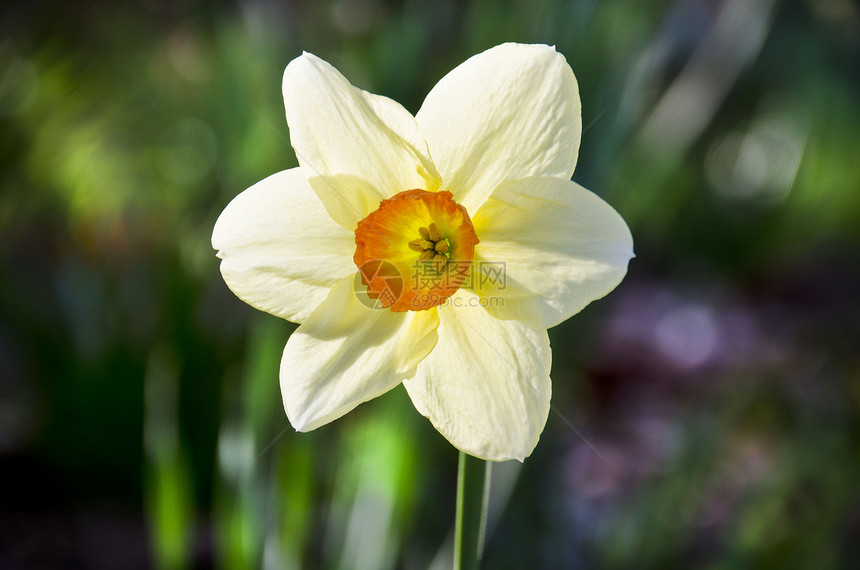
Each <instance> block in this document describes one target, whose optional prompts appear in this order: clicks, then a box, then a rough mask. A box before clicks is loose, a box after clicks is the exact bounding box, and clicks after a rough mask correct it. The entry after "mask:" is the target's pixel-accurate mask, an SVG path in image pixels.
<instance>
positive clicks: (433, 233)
mask: <svg viewBox="0 0 860 570" xmlns="http://www.w3.org/2000/svg"><path fill="white" fill-rule="evenodd" d="M427 229H428V230H429V234H430V238H429V239H430V241H439V240H441V239H442V232H440V231H439V228H438V227H436V223H435V222H431V223H430V227H429V228H427ZM418 231H419V233H420V231H421V230H418Z"/></svg>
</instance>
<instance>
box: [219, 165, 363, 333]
mask: <svg viewBox="0 0 860 570" xmlns="http://www.w3.org/2000/svg"><path fill="white" fill-rule="evenodd" d="M212 247H214V248H215V249H216V250H218V257H220V258H221V259H222V261H221V274H222V275H223V276H224V281H225V282H226V283H227V286H228V287H230V289H231V290H232V291H233V292H234V293H235V294H236V296H238V297H239V298H240V299H242V300H243V301H245V302H246V303H248V304H249V305H252V306H254V307H256V308H258V309H260V310H262V311H266V312H268V313H272V314H273V315H277V316H279V317H283V318H285V319H288V320H290V321H293V322H297V323H301V322H302V321H304V319H306V318H307V317H308V315H310V314H311V312H312V311H313V310H314V309H315V308H316V307H317V306H318V305H319V304H320V303H322V301H323V299H325V298H326V296H327V295H328V293H329V291H330V290H331V288H332V287H333V286H334V284H335V283H337V282H338V281H339V280H340V279H342V278H343V277H344V276H345V275H351V274H352V273H354V272H355V270H356V267H355V263H354V262H353V260H352V256H353V254H354V253H355V234H353V233H352V232H348V231H346V230H345V229H343V228H342V227H340V226H339V225H337V224H335V223H334V221H332V219H331V218H330V217H329V216H328V214H327V213H326V211H325V209H324V208H323V205H322V203H321V202H320V201H319V198H317V196H316V194H314V192H313V190H312V189H311V187H310V185H308V182H307V180H305V177H304V175H302V172H301V170H299V169H298V168H293V169H291V170H285V171H283V172H279V173H277V174H273V175H272V176H269V177H268V178H266V179H265V180H262V181H260V182H258V183H257V184H254V185H253V186H251V187H250V188H248V189H247V190H245V191H244V192H242V193H241V194H239V195H238V196H236V197H235V198H234V199H233V201H232V202H230V203H229V204H227V207H226V208H224V211H223V212H222V213H221V216H220V217H219V218H218V221H217V222H216V223H215V229H214V230H213V232H212Z"/></svg>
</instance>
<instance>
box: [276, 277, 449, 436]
mask: <svg viewBox="0 0 860 570" xmlns="http://www.w3.org/2000/svg"><path fill="white" fill-rule="evenodd" d="M352 287H353V278H352V277H350V278H346V279H343V280H342V281H340V282H339V283H338V284H337V285H336V286H335V288H334V289H333V290H332V292H331V294H330V295H329V296H328V298H327V299H326V300H325V301H324V302H323V303H322V304H321V305H320V306H319V307H318V308H317V310H316V311H314V313H313V314H312V315H311V316H310V317H309V318H308V319H307V320H306V321H305V323H304V324H303V325H302V326H300V327H299V328H298V329H296V331H295V332H294V333H293V334H292V336H290V339H289V341H287V347H286V348H285V349H284V355H283V358H282V359H281V394H282V395H283V398H284V409H286V411H287V417H288V418H289V419H290V423H292V424H293V427H295V428H296V429H297V430H299V431H309V430H312V429H315V428H317V427H319V426H321V425H323V424H326V423H328V422H330V421H332V420H334V419H337V418H339V417H340V416H342V415H344V414H345V413H347V412H348V411H350V410H352V409H353V408H355V407H356V406H357V405H359V404H360V403H362V402H366V401H367V400H370V399H372V398H375V397H376V396H379V395H380V394H383V393H385V392H387V391H388V390H390V389H392V388H394V387H395V386H397V385H398V384H399V383H400V382H402V381H403V380H405V379H406V378H409V377H411V376H412V375H413V374H414V373H415V367H416V366H417V365H418V363H419V362H420V361H421V359H422V358H424V357H425V356H426V355H427V354H428V353H429V352H430V351H431V350H432V349H433V345H434V344H435V343H436V338H437V337H436V328H437V327H438V325H439V317H438V315H437V312H436V311H433V310H431V311H420V312H413V311H410V312H406V313H394V312H391V311H388V310H384V309H381V310H377V309H370V308H367V307H366V306H364V305H363V304H361V303H360V302H359V301H358V300H357V299H356V297H355V295H354V294H353V289H352Z"/></svg>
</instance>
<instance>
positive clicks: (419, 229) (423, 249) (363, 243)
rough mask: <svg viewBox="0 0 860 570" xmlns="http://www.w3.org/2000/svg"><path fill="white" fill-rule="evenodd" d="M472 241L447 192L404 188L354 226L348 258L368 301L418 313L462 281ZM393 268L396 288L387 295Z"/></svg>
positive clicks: (462, 215)
mask: <svg viewBox="0 0 860 570" xmlns="http://www.w3.org/2000/svg"><path fill="white" fill-rule="evenodd" d="M477 243H478V236H477V235H476V234H475V228H474V227H473V226H472V220H471V219H470V218H469V214H468V212H467V211H466V209H465V208H464V207H463V206H462V205H460V204H458V203H456V202H455V201H454V199H453V196H452V195H451V193H450V192H428V191H427V190H405V191H403V192H400V193H398V194H396V195H394V196H392V197H391V198H389V199H387V200H383V201H382V202H380V203H379V208H377V209H376V210H374V211H373V212H371V213H370V214H368V216H367V217H366V218H364V219H363V220H361V221H360V222H358V227H356V229H355V245H356V248H355V255H354V256H353V259H354V261H355V264H356V266H357V267H358V268H359V270H360V272H361V282H362V283H363V284H364V285H366V286H367V293H368V296H369V297H370V298H373V299H379V301H380V303H381V304H382V306H383V307H385V308H388V309H390V310H392V311H397V312H401V311H421V310H425V309H430V308H432V307H436V306H438V305H441V304H442V303H443V302H445V299H447V298H448V297H450V296H451V295H453V294H454V292H456V291H457V289H459V288H460V287H461V286H462V285H463V284H464V283H465V282H466V280H467V278H468V276H469V275H470V271H471V265H472V259H473V258H474V255H475V245H476V244H477ZM381 266H384V267H385V268H388V269H387V270H386V271H380V267H381ZM395 268H396V272H397V273H399V277H400V278H401V281H400V283H402V287H401V290H400V291H395V292H394V294H392V288H391V283H392V276H391V273H392V272H394V270H395Z"/></svg>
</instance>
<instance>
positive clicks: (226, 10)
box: [0, 0, 860, 570]
mask: <svg viewBox="0 0 860 570" xmlns="http://www.w3.org/2000/svg"><path fill="white" fill-rule="evenodd" d="M2 10H3V17H2V20H0V30H2V36H0V38H2V39H0V184H2V186H0V188H2V193H0V232H2V233H0V236H2V238H3V239H2V245H0V567H2V568H12V569H17V568H33V567H38V568H144V567H152V566H154V567H159V568H192V567H194V568H205V567H219V568H260V567H263V568H368V569H376V568H426V567H434V568H445V567H447V566H448V564H449V561H450V549H451V531H452V525H453V514H454V485H455V471H456V462H457V457H456V453H455V451H454V450H453V449H452V448H451V447H450V446H449V445H448V444H447V443H446V442H445V441H444V440H443V439H442V438H441V437H440V436H439V435H438V434H437V433H436V432H435V431H434V430H433V429H432V427H431V426H430V425H429V424H428V423H427V422H426V421H425V420H424V419H423V418H421V417H420V416H419V415H418V414H417V413H415V412H414V410H413V408H412V406H411V404H410V402H409V399H408V397H407V396H406V394H405V392H404V391H403V390H400V389H399V390H395V391H393V392H392V393H391V394H388V395H386V396H384V397H382V398H380V399H378V400H375V401H374V402H372V403H368V404H365V405H363V406H361V407H359V408H358V409H357V410H355V411H354V412H352V413H350V414H349V415H348V416H347V417H345V418H343V419H341V420H338V421H337V422H335V423H333V424H331V425H329V426H326V427H324V428H320V429H319V430H317V431H315V432H313V433H309V434H297V433H295V432H294V431H293V430H292V429H291V428H290V427H289V424H288V423H287V421H286V418H285V417H284V415H283V412H282V409H281V402H280V393H279V388H278V381H277V371H278V362H279V357H280V351H281V350H282V346H283V344H284V342H285V340H286V338H287V337H288V335H289V333H290V332H291V331H292V330H293V325H290V324H289V323H285V322H283V321H280V320H278V319H276V318H274V317H270V316H267V315H261V314H258V313H256V312H255V311H254V310H253V309H251V308H250V307H247V306H245V305H244V304H243V303H242V302H241V301H239V300H238V299H236V298H235V297H233V296H232V295H231V294H230V292H229V291H228V290H227V288H226V286H225V285H224V283H223V281H222V279H221V277H220V275H219V273H218V268H217V260H216V258H215V256H214V252H213V251H212V250H211V248H210V246H209V236H210V234H211V229H212V226H213V224H214V221H215V219H216V218H217V216H218V214H219V213H220V212H221V210H222V209H223V207H224V206H225V205H226V203H227V202H228V201H229V200H230V199H231V198H232V197H233V196H235V195H236V194H237V193H239V192H240V191H241V190H242V189H244V188H246V187H247V186H249V185H250V184H252V183H254V182H256V181H257V180H259V179H261V178H263V177H265V176H267V175H268V174H271V173H274V172H276V171H278V170H282V169H285V168H289V167H291V166H294V165H295V164H296V162H295V157H294V155H293V153H292V150H291V148H290V146H289V142H288V141H289V138H288V132H287V127H286V124H285V122H284V120H283V111H282V102H281V95H280V79H281V74H282V73H283V68H284V66H285V65H286V63H287V62H289V60H290V59H292V58H293V57H296V56H297V55H299V54H300V53H301V50H307V51H311V52H313V53H316V54H317V55H319V56H320V57H323V58H324V59H326V60H328V61H330V62H331V63H333V64H334V65H335V66H336V67H338V68H339V69H340V70H341V71H342V72H343V73H344V74H345V75H346V76H347V77H348V78H350V80H351V81H352V82H353V83H355V84H356V85H359V86H360V87H363V88H366V89H369V90H371V91H373V92H375V93H381V94H384V95H387V96H390V97H392V98H394V99H396V100H398V101H400V102H402V103H403V104H404V105H405V106H406V107H407V108H408V109H410V110H411V111H413V112H414V111H417V109H418V108H419V107H420V104H421V101H422V98H423V96H424V95H425V94H426V93H427V91H428V90H429V89H430V88H431V87H432V86H433V85H434V84H435V82H436V81H437V80H438V79H439V78H440V77H441V76H442V75H443V74H444V73H446V72H447V71H448V70H450V69H452V68H453V67H454V66H455V65H457V64H458V63H460V62H461V61H463V60H464V59H465V58H467V57H468V56H470V55H473V54H475V53H477V52H479V51H481V50H484V49H486V48H488V47H491V46H492V45H495V44H498V43H501V42H504V41H521V42H541V43H549V44H554V45H556V46H557V48H558V50H559V51H560V52H561V53H563V54H564V55H565V56H566V57H567V58H568V61H569V62H570V63H571V65H572V67H573V69H574V71H575V72H576V74H577V78H578V80H579V83H580V90H581V94H582V98H583V119H584V124H585V125H586V130H585V132H584V135H583V142H582V148H581V154H580V162H579V165H578V166H577V170H576V173H575V175H574V178H575V179H576V180H577V181H578V182H580V183H582V184H583V185H585V186H586V187H588V188H590V189H592V190H594V191H595V192H597V193H598V194H599V195H601V196H603V197H604V198H605V199H607V200H608V201H609V202H610V203H612V204H613V205H614V206H615V207H616V208H617V209H618V210H619V212H621V214H622V215H623V216H624V217H625V219H626V220H628V222H629V223H630V226H631V228H632V230H633V233H634V237H635V243H636V251H637V254H638V257H637V258H636V259H635V260H634V261H633V262H632V264H631V267H630V273H629V275H628V277H627V279H626V280H625V281H624V283H622V285H621V286H620V287H619V288H618V289H617V290H616V291H615V292H614V293H613V294H612V295H610V296H609V297H608V298H607V299H606V300H603V301H600V302H598V303H595V304H594V305H593V306H591V307H589V308H587V309H586V310H585V311H583V313H582V314H580V315H578V316H577V317H575V318H574V319H572V320H570V321H568V322H567V323H565V324H564V325H562V326H559V327H557V328H556V329H553V330H552V331H550V332H551V338H552V342H553V346H554V356H555V361H554V363H553V388H554V392H555V393H554V399H553V404H554V409H553V414H552V415H551V416H550V419H549V422H548V425H547V428H546V431H545V432H544V434H543V436H542V440H541V442H540V444H539V445H538V447H537V449H536V451H535V453H534V454H533V455H532V457H530V458H529V459H528V460H527V461H526V462H525V464H524V465H523V466H519V465H518V464H502V465H497V466H495V467H496V468H495V470H494V488H493V495H492V500H493V502H492V505H491V521H490V523H491V527H490V534H489V537H488V543H487V553H486V567H488V568H523V567H537V568H572V567H582V568H631V567H635V568H666V567H685V568H687V567H695V568H712V569H715V570H716V569H729V568H781V569H782V568H811V567H815V568H850V567H852V564H856V560H857V559H860V550H858V546H857V545H858V544H860V488H858V485H857V481H860V362H858V358H857V355H858V353H860V296H858V292H860V255H858V253H860V239H858V238H860V192H858V189H860V168H858V157H860V9H858V6H857V4H856V3H854V2H852V1H851V0H807V1H800V0H796V1H791V0H786V1H777V0H636V1H634V0H605V1H600V2H598V1H596V0H543V1H536V2H532V1H529V2H527V1H525V0H503V1H490V0H474V1H470V2H458V1H455V0H446V1H441V2H432V3H429V2H428V3H423V2H417V1H413V0H405V1H404V0H401V1H383V0H329V1H323V2H297V1H293V2H283V3H279V2H275V1H274V0H250V1H245V2H239V3H212V2H203V1H197V2H184V3H172V2H159V1H158V0H152V1H148V2H140V3H132V4H122V5H117V4H115V3H110V2H106V1H103V0H99V1H94V2H90V3H86V4H83V5H80V4H68V3H61V2H56V1H50V0H48V1H43V2H35V3H14V4H12V5H9V6H4V8H3V9H2Z"/></svg>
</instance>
